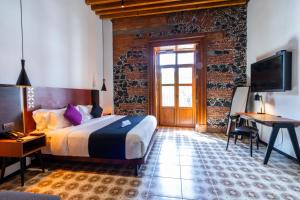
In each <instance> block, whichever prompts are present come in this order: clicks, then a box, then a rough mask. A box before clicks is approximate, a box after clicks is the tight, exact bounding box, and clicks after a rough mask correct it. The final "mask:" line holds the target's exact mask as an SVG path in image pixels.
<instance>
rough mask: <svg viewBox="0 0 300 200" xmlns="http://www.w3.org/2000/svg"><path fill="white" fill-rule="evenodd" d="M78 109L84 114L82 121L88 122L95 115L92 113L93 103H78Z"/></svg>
mask: <svg viewBox="0 0 300 200" xmlns="http://www.w3.org/2000/svg"><path fill="white" fill-rule="evenodd" d="M76 108H77V109H78V111H79V112H80V114H81V116H82V122H86V121H88V120H91V119H92V118H93V116H92V115H91V111H92V106H91V105H87V106H86V105H78V106H76Z"/></svg>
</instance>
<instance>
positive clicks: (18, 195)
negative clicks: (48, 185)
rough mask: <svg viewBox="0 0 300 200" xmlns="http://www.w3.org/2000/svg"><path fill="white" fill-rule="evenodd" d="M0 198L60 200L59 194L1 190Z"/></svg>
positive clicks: (9, 199) (5, 199)
mask: <svg viewBox="0 0 300 200" xmlns="http://www.w3.org/2000/svg"><path fill="white" fill-rule="evenodd" d="M0 199H1V200H12V199H15V200H33V199H34V200H60V197H59V196H54V195H45V194H33V193H28V192H13V191H3V192H0Z"/></svg>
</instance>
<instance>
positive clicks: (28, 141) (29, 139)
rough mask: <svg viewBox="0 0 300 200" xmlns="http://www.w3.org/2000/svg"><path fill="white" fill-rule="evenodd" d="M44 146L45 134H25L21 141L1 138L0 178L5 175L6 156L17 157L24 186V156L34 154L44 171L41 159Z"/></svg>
mask: <svg viewBox="0 0 300 200" xmlns="http://www.w3.org/2000/svg"><path fill="white" fill-rule="evenodd" d="M45 146H46V137H45V135H40V136H26V137H23V138H22V141H16V140H13V139H1V140H0V147H1V148H0V157H3V161H2V166H1V180H2V179H3V178H4V175H5V168H6V158H19V160H20V168H21V184H22V186H24V172H25V169H26V157H27V156H30V155H33V154H36V155H37V157H38V158H39V159H40V162H41V168H42V170H43V172H44V171H45V168H44V165H43V159H42V154H41V149H42V148H43V147H45Z"/></svg>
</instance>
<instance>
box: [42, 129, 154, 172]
mask: <svg viewBox="0 0 300 200" xmlns="http://www.w3.org/2000/svg"><path fill="white" fill-rule="evenodd" d="M157 130H158V129H155V131H154V133H153V135H152V137H151V140H150V143H149V145H148V148H147V150H146V153H145V155H144V157H142V158H139V159H128V160H117V159H103V158H91V157H77V156H54V155H51V154H44V156H45V157H46V158H48V159H52V160H63V161H73V162H85V163H100V164H112V165H134V166H135V168H134V170H135V175H136V176H138V172H139V169H140V166H141V165H142V164H145V163H146V161H147V158H148V156H149V154H150V152H151V149H152V146H153V144H154V137H155V134H156V132H157Z"/></svg>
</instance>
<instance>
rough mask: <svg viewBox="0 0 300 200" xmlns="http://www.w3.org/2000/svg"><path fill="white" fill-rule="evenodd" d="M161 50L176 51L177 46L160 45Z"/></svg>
mask: <svg viewBox="0 0 300 200" xmlns="http://www.w3.org/2000/svg"><path fill="white" fill-rule="evenodd" d="M159 50H161V51H174V50H175V46H162V47H159Z"/></svg>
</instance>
